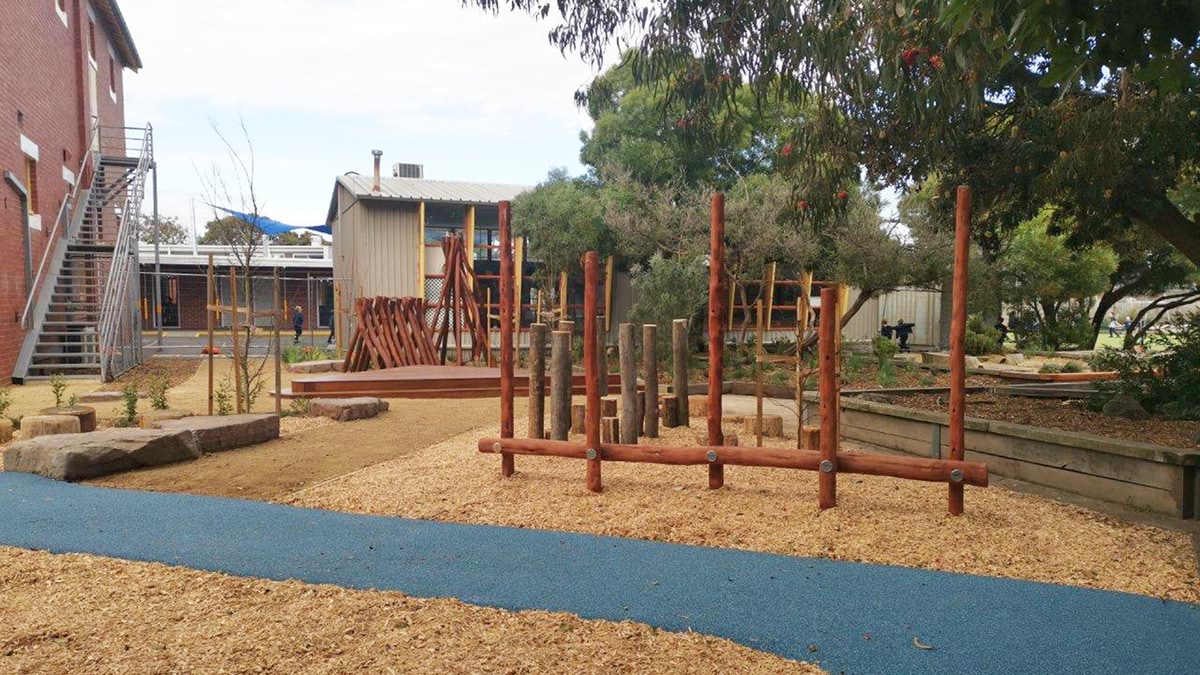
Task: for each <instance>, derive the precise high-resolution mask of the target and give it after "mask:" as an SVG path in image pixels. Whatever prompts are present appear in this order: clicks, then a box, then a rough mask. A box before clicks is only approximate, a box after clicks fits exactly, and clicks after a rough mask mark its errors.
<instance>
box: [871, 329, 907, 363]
mask: <svg viewBox="0 0 1200 675" xmlns="http://www.w3.org/2000/svg"><path fill="white" fill-rule="evenodd" d="M871 351H872V352H874V353H875V360H876V361H877V362H879V367H880V368H882V367H883V365H884V364H886V363H891V361H892V359H893V358H894V357H895V356H896V352H898V351H900V346H899V345H897V344H896V343H895V342H892V341H891V340H889V339H887V338H885V337H883V336H882V335H876V336H875V337H874V339H872V340H871Z"/></svg>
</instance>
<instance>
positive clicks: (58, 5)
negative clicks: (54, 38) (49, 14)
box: [54, 0, 70, 26]
mask: <svg viewBox="0 0 1200 675" xmlns="http://www.w3.org/2000/svg"><path fill="white" fill-rule="evenodd" d="M54 12H55V13H56V14H58V20H59V21H62V23H63V25H64V26H67V25H70V24H69V23H68V22H67V0H54Z"/></svg>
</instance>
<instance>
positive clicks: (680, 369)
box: [671, 319, 691, 427]
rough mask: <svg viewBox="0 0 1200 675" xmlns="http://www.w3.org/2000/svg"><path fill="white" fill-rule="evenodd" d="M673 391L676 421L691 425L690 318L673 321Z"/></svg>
mask: <svg viewBox="0 0 1200 675" xmlns="http://www.w3.org/2000/svg"><path fill="white" fill-rule="evenodd" d="M671 364H672V365H671V370H672V372H671V393H672V394H675V406H676V408H675V413H676V415H677V416H678V419H677V420H675V423H676V424H678V425H679V426H682V427H687V426H691V423H690V422H689V417H688V415H689V414H690V411H689V410H688V320H687V319H675V320H674V321H672V322H671Z"/></svg>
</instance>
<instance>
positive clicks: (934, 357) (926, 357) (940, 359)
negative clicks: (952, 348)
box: [921, 352, 979, 368]
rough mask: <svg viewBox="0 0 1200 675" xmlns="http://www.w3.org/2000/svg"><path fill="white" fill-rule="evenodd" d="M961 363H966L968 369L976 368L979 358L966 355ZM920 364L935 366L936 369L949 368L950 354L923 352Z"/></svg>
mask: <svg viewBox="0 0 1200 675" xmlns="http://www.w3.org/2000/svg"><path fill="white" fill-rule="evenodd" d="M963 361H965V362H966V365H967V367H968V368H978V367H979V357H978V356H971V355H970V354H967V355H966V356H964V357H963ZM921 362H922V363H924V364H925V365H928V366H935V367H938V368H949V367H950V353H949V352H923V353H922V354H921Z"/></svg>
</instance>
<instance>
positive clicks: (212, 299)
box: [204, 253, 217, 416]
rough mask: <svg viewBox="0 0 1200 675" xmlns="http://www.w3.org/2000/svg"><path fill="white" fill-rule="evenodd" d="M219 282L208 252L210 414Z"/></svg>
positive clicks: (211, 410)
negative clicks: (214, 327)
mask: <svg viewBox="0 0 1200 675" xmlns="http://www.w3.org/2000/svg"><path fill="white" fill-rule="evenodd" d="M216 296H217V284H216V281H215V279H213V256H212V254H211V253H209V254H208V310H207V311H206V312H205V313H204V314H205V318H206V319H207V322H208V414H209V416H212V414H213V349H214V346H213V312H215V311H217V310H215V309H213V306H214V305H216V304H217V297H216Z"/></svg>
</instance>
